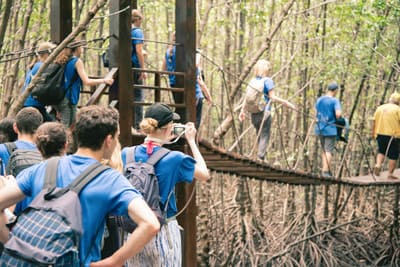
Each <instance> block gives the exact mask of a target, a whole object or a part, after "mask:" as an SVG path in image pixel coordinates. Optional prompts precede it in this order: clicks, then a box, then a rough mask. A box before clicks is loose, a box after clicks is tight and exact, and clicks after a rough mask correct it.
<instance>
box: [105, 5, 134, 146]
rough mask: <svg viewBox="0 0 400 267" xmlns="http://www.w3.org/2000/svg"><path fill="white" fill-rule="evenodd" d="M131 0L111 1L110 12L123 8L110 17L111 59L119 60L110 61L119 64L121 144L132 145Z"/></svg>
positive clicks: (112, 63) (112, 64)
mask: <svg viewBox="0 0 400 267" xmlns="http://www.w3.org/2000/svg"><path fill="white" fill-rule="evenodd" d="M130 5H131V1H130V0H115V1H110V12H115V11H118V10H123V9H125V8H126V7H128V6H129V8H128V9H127V10H126V11H124V12H121V13H119V14H118V15H117V16H111V17H110V34H111V35H113V37H112V38H111V39H110V54H111V55H110V59H112V58H114V59H115V58H116V59H117V62H112V60H111V62H110V64H111V66H112V67H115V65H114V64H117V66H118V89H117V90H118V108H119V113H120V122H119V125H120V141H121V145H122V146H123V147H124V146H130V145H132V133H131V126H132V125H131V124H132V103H133V88H132V85H133V77H132V66H131V60H130V55H131V34H130V30H131V7H130ZM127 59H129V60H127Z"/></svg>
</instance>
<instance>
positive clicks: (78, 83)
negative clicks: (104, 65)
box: [22, 41, 114, 127]
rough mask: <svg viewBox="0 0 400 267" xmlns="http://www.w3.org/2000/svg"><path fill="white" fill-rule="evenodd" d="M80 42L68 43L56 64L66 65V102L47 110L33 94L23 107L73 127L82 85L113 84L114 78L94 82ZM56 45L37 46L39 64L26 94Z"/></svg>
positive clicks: (30, 72)
mask: <svg viewBox="0 0 400 267" xmlns="http://www.w3.org/2000/svg"><path fill="white" fill-rule="evenodd" d="M82 44H83V42H81V41H76V42H73V43H71V44H69V45H68V46H67V47H66V48H65V49H64V50H63V51H62V52H61V53H60V54H59V55H58V56H57V58H56V60H55V63H57V64H61V65H65V66H66V67H65V72H64V81H63V82H64V85H63V87H64V88H65V97H64V99H63V100H62V101H61V102H60V103H58V104H57V105H54V106H52V107H46V106H45V105H43V104H42V103H41V102H40V101H38V100H37V99H35V98H34V97H33V96H32V94H29V96H28V97H27V99H26V100H25V102H24V107H34V108H36V109H37V110H39V112H40V113H41V114H42V116H43V119H44V121H46V122H47V121H56V120H58V121H60V122H61V123H63V124H64V125H65V126H66V127H71V126H72V125H73V124H74V122H75V116H76V111H77V104H78V102H79V97H80V92H81V88H82V86H83V85H86V86H95V85H100V84H102V83H106V84H108V85H111V84H112V83H113V81H114V80H113V79H103V78H101V79H92V78H89V76H88V75H87V73H86V70H85V67H84V65H83V61H82V60H81V59H80V56H81V54H82ZM55 46H56V45H55V44H53V43H50V42H43V43H40V44H39V46H38V52H37V54H38V56H37V60H36V62H34V64H33V65H32V66H31V67H30V68H29V70H28V72H27V74H26V78H25V83H24V86H23V89H22V90H23V91H24V90H25V89H26V88H27V87H28V85H29V84H30V82H31V80H32V77H33V76H34V75H35V74H36V73H37V72H38V70H39V69H40V67H41V65H42V64H43V62H45V61H46V59H47V58H48V56H49V55H50V53H51V52H52V50H53V49H54V48H55ZM49 109H50V110H51V109H53V111H55V112H51V113H52V114H50V113H49V112H48V110H49Z"/></svg>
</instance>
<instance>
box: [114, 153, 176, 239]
mask: <svg viewBox="0 0 400 267" xmlns="http://www.w3.org/2000/svg"><path fill="white" fill-rule="evenodd" d="M135 151H136V146H134V147H132V148H129V149H127V151H126V164H125V169H124V175H125V177H127V178H128V180H129V182H130V183H131V184H132V186H133V187H135V188H136V189H137V190H138V191H139V192H140V193H141V194H142V196H143V198H144V200H145V201H146V202H147V204H148V205H149V207H150V208H151V209H152V210H153V211H154V213H155V214H156V216H157V218H158V220H159V221H160V223H161V224H164V223H165V219H166V211H167V207H168V200H169V198H170V196H171V193H172V191H171V193H170V194H169V196H168V200H167V203H165V205H164V206H165V207H164V208H163V209H162V208H161V206H162V203H161V202H160V201H161V198H160V188H159V185H158V178H157V177H156V174H155V171H154V165H155V164H156V163H157V162H158V161H159V160H161V159H162V158H163V157H164V156H166V155H167V154H168V153H169V152H170V150H168V149H166V148H163V147H161V148H160V149H159V150H157V151H156V152H154V153H153V154H152V155H151V156H150V158H149V159H148V160H147V161H146V162H136V161H135ZM116 221H117V225H118V226H120V227H122V229H124V230H125V231H127V232H130V233H131V232H133V230H134V229H135V228H136V224H135V223H134V222H133V221H132V220H131V219H130V218H128V217H126V216H117V217H116Z"/></svg>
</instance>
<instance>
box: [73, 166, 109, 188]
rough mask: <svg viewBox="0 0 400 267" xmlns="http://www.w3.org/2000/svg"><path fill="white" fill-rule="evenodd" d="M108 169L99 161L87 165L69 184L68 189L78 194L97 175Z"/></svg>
mask: <svg viewBox="0 0 400 267" xmlns="http://www.w3.org/2000/svg"><path fill="white" fill-rule="evenodd" d="M108 169H110V167H109V166H106V165H103V164H101V163H99V162H97V163H94V164H92V165H90V166H89V167H87V168H86V169H85V170H84V171H83V173H81V174H80V175H79V176H78V177H77V178H76V179H75V180H74V181H73V182H72V183H71V184H70V185H69V186H67V187H68V188H69V189H70V190H72V191H74V192H76V193H77V194H78V195H79V193H80V192H81V190H82V189H83V188H84V187H85V186H86V185H87V184H88V183H90V182H91V181H92V180H93V179H94V178H95V177H96V176H97V175H99V174H100V173H102V172H104V171H105V170H108Z"/></svg>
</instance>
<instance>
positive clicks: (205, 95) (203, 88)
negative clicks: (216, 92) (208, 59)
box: [197, 75, 212, 104]
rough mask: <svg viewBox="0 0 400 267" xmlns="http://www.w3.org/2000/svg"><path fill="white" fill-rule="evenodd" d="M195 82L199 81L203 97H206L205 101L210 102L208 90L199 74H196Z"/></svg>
mask: <svg viewBox="0 0 400 267" xmlns="http://www.w3.org/2000/svg"><path fill="white" fill-rule="evenodd" d="M197 82H198V83H199V86H200V89H201V91H202V92H203V94H204V97H205V98H206V100H207V102H208V103H209V104H212V98H211V94H210V91H209V90H208V88H207V85H206V83H205V82H204V81H203V79H202V78H201V75H198V76H197Z"/></svg>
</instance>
